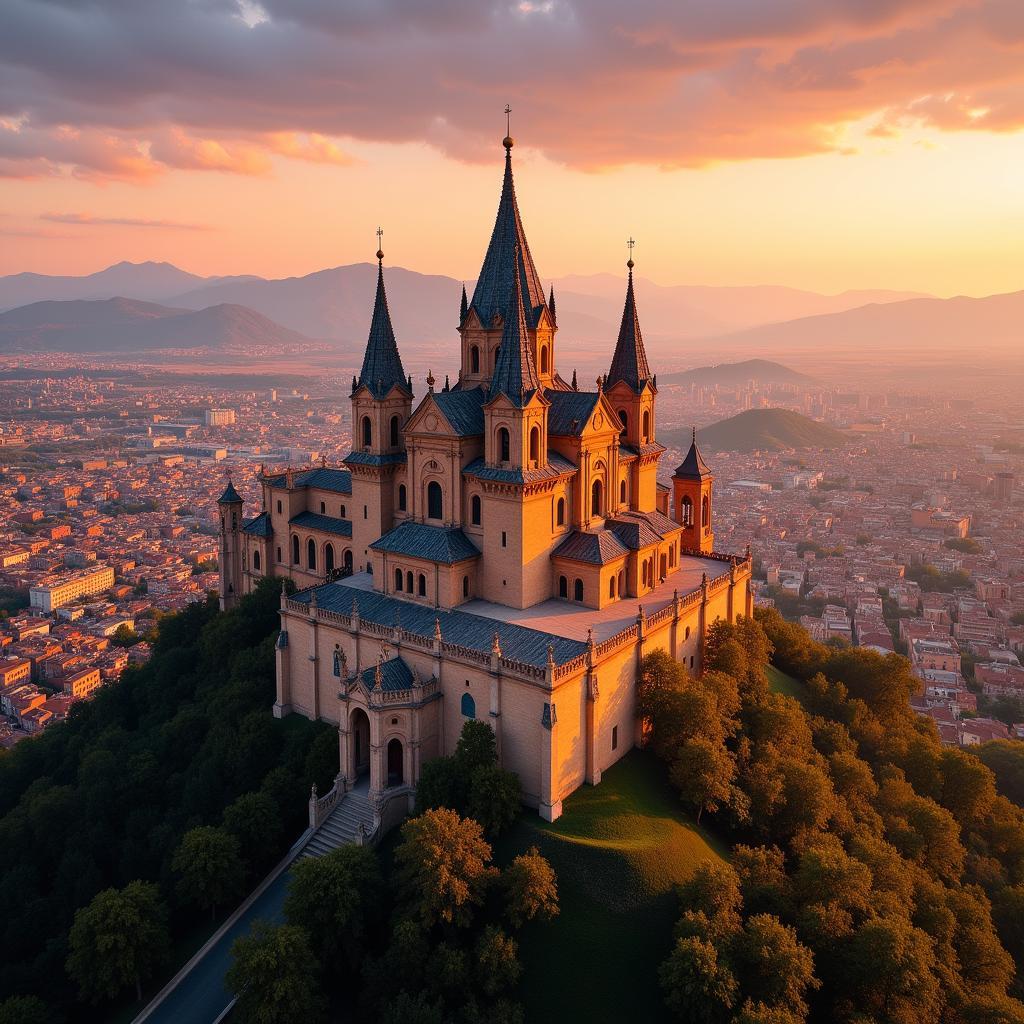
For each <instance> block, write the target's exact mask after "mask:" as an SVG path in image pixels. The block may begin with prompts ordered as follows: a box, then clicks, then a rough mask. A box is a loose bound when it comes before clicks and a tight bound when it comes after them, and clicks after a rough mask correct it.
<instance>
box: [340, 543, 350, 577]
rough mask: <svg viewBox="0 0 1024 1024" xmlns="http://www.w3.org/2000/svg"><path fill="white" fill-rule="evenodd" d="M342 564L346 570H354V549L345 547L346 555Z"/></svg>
mask: <svg viewBox="0 0 1024 1024" xmlns="http://www.w3.org/2000/svg"><path fill="white" fill-rule="evenodd" d="M341 564H342V565H343V566H344V568H345V572H351V571H352V549H351V548H345V555H344V557H343V558H342V560H341Z"/></svg>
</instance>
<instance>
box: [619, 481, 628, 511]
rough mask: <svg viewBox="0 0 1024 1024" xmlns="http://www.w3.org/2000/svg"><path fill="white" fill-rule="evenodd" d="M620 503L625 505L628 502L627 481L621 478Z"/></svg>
mask: <svg viewBox="0 0 1024 1024" xmlns="http://www.w3.org/2000/svg"><path fill="white" fill-rule="evenodd" d="M619 504H620V505H625V504H626V481H625V480H620V481H619Z"/></svg>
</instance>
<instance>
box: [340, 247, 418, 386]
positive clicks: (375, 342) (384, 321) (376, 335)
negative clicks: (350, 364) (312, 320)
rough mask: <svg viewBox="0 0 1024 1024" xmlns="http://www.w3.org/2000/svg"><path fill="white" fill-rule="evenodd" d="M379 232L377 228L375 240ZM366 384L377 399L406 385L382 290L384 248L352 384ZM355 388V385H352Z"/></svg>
mask: <svg viewBox="0 0 1024 1024" xmlns="http://www.w3.org/2000/svg"><path fill="white" fill-rule="evenodd" d="M382 235H383V232H382V231H381V230H380V228H378V229H377V237H378V240H379V239H380V237H381V236H382ZM360 385H362V386H364V387H367V388H369V390H370V392H371V394H372V395H373V397H374V398H377V399H381V398H384V396H385V395H386V394H387V393H388V392H389V391H390V390H391V389H392V388H393V387H399V388H402V389H403V390H404V389H405V388H407V386H408V385H407V384H406V375H405V369H404V368H403V367H402V357H401V356H400V355H399V354H398V343H397V342H396V341H395V330H394V328H393V327H392V326H391V313H390V311H389V310H388V296H387V292H386V291H385V290H384V252H383V250H381V249H378V250H377V295H376V297H375V298H374V302H373V317H372V318H371V320H370V336H369V338H368V339H367V341H366V354H365V355H364V356H363V367H362V370H361V371H360V373H359V380H358V381H357V383H356V387H358V386H360ZM353 390H355V388H353Z"/></svg>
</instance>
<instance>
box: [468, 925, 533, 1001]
mask: <svg viewBox="0 0 1024 1024" xmlns="http://www.w3.org/2000/svg"><path fill="white" fill-rule="evenodd" d="M517 952H518V950H517V947H516V941H515V939H513V938H512V937H511V936H509V935H506V934H505V932H503V931H502V930H501V929H500V928H497V927H495V926H494V925H491V924H489V925H487V927H486V928H484V930H483V933H482V934H481V936H480V938H479V939H478V940H477V944H476V957H475V960H476V981H477V984H478V985H479V986H480V989H481V991H482V992H483V993H484V994H485V995H487V996H490V997H491V998H493V997H494V996H496V995H498V993H499V992H503V991H505V990H506V989H510V988H512V986H513V985H515V983H516V982H517V981H518V980H519V975H520V974H522V970H523V969H522V967H521V966H520V964H519V960H518V959H517V958H516V954H517Z"/></svg>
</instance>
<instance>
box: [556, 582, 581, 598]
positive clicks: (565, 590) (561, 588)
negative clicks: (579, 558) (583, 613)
mask: <svg viewBox="0 0 1024 1024" xmlns="http://www.w3.org/2000/svg"><path fill="white" fill-rule="evenodd" d="M558 596H559V597H564V598H566V599H568V597H569V580H568V578H567V577H565V576H559V577H558ZM572 599H573V600H574V601H582V600H583V580H581V579H577V580H575V581H574V582H573V585H572Z"/></svg>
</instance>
